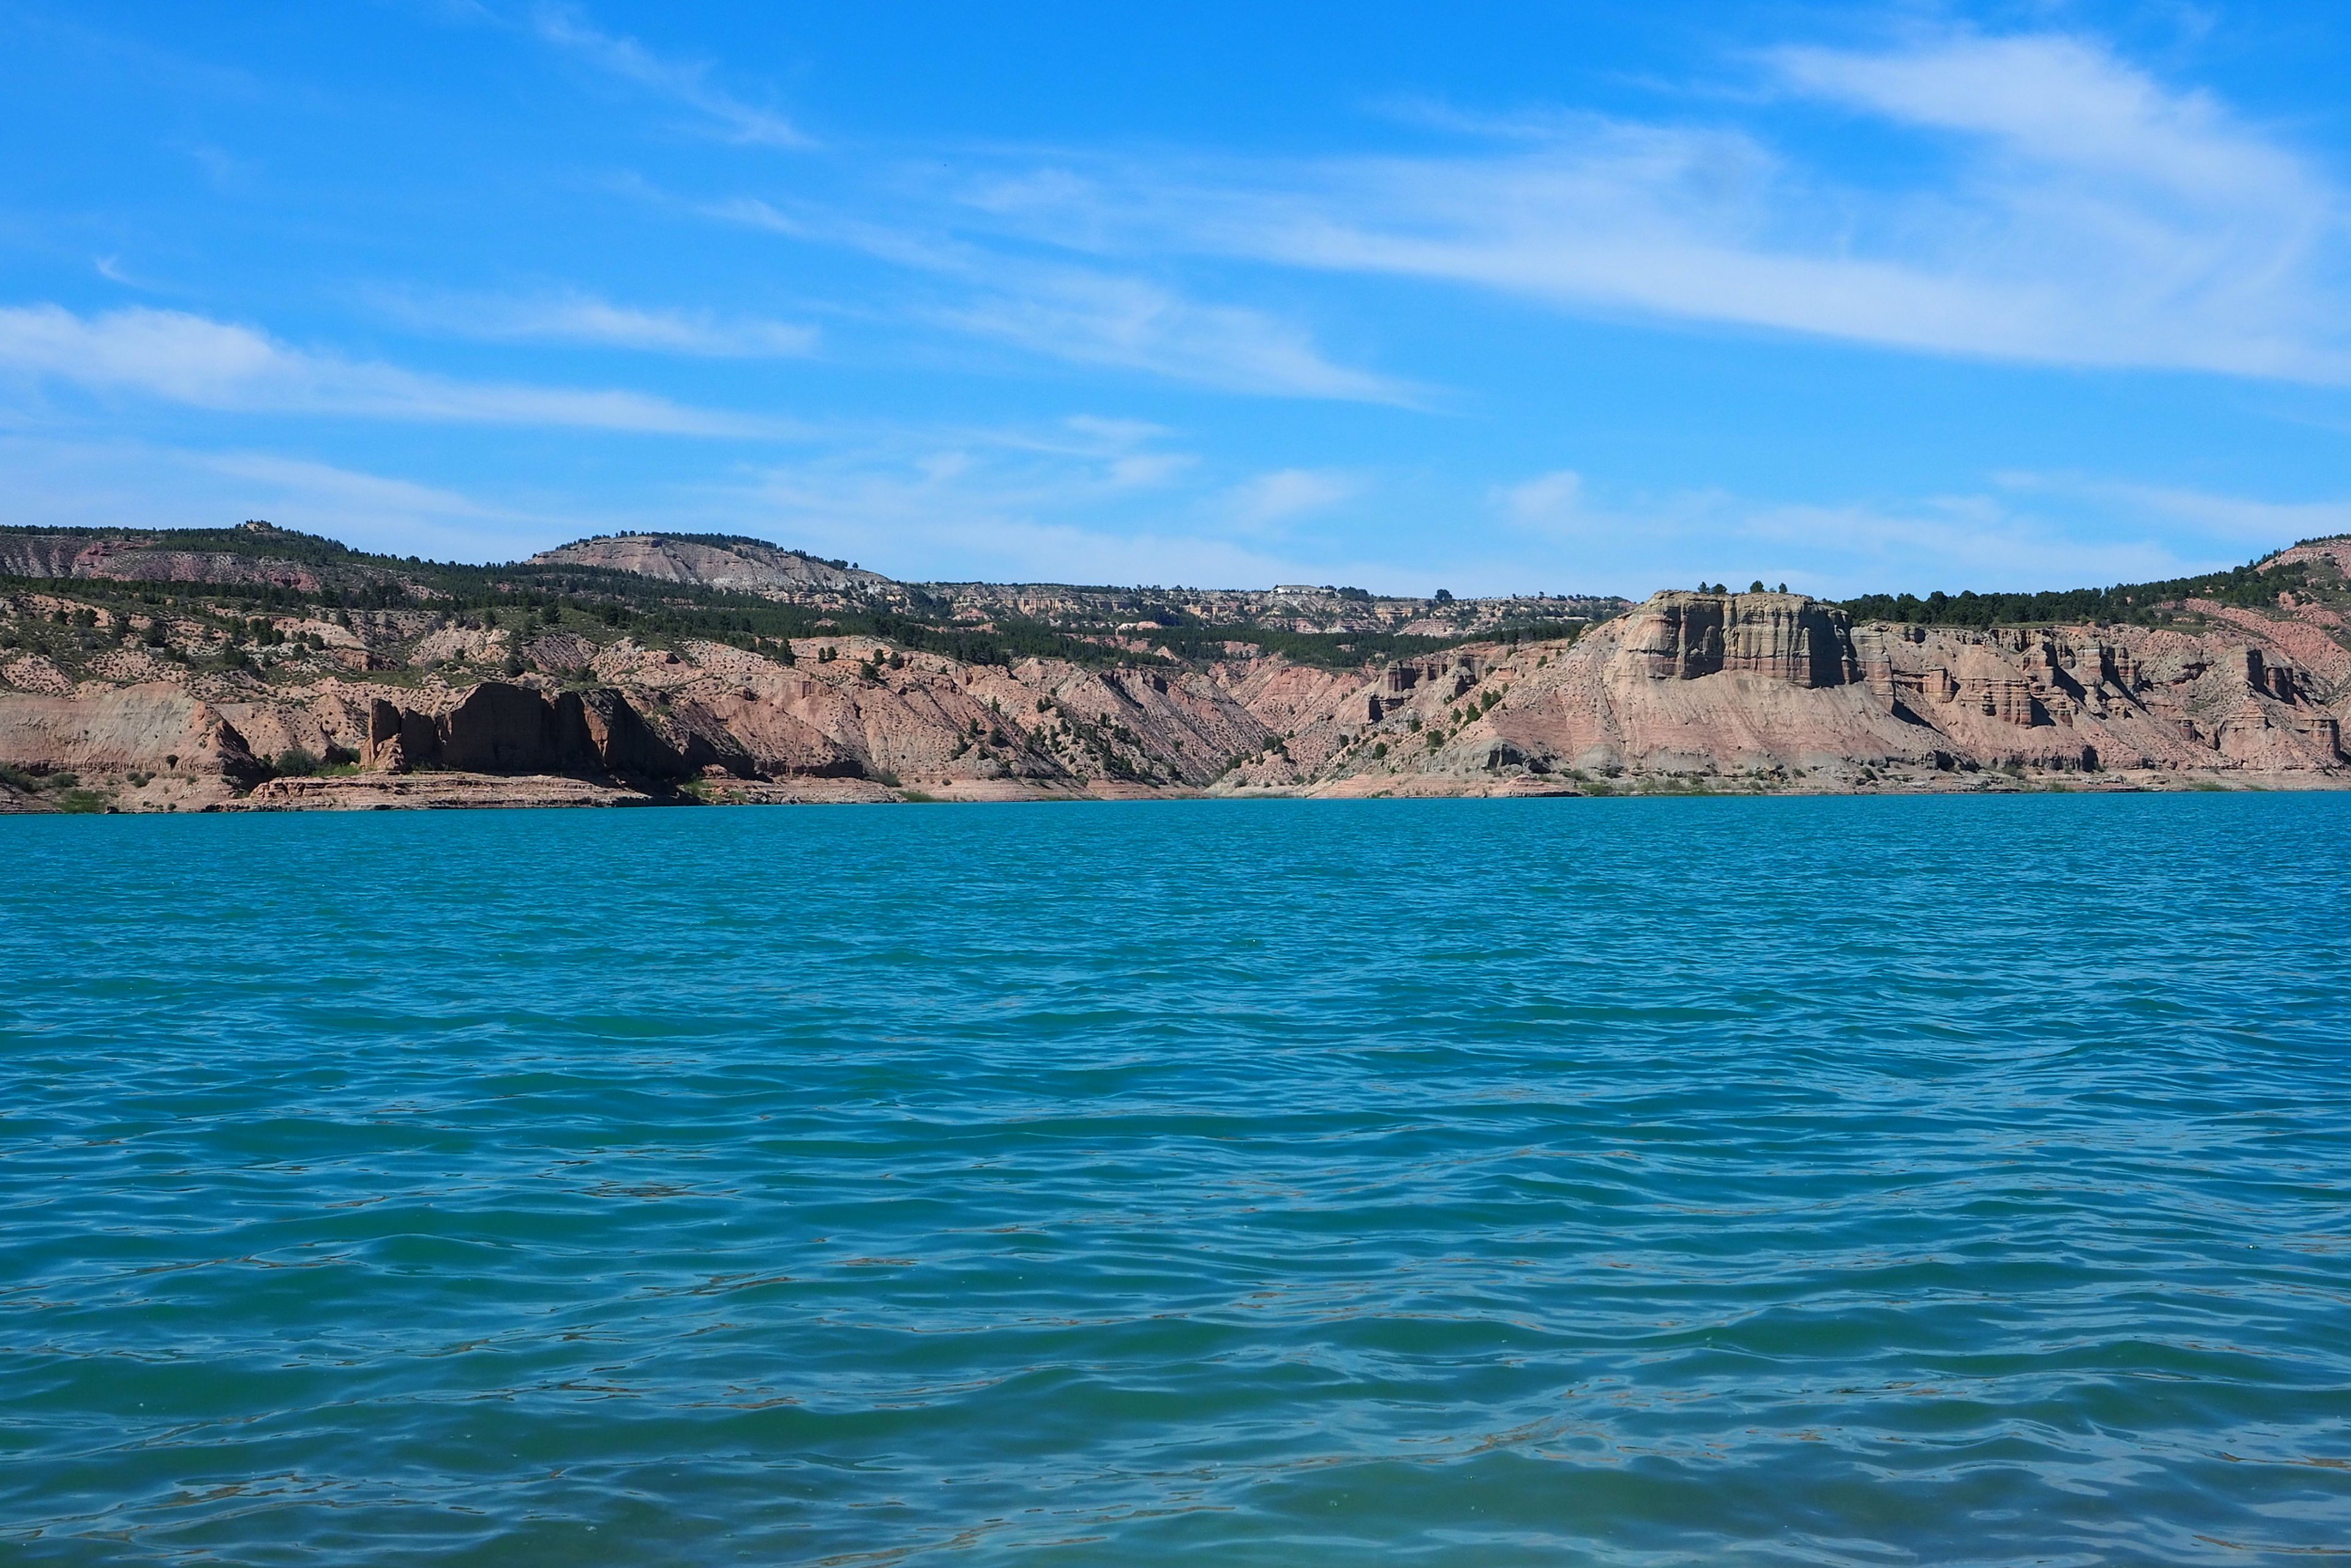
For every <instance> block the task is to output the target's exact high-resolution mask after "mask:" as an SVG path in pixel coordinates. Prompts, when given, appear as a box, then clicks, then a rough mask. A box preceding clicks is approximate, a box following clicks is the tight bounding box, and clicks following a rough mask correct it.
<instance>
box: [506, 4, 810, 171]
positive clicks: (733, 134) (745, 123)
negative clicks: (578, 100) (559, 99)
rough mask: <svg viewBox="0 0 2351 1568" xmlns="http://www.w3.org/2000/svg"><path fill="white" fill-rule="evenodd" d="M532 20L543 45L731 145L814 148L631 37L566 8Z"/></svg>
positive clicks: (694, 66)
mask: <svg viewBox="0 0 2351 1568" xmlns="http://www.w3.org/2000/svg"><path fill="white" fill-rule="evenodd" d="M531 21H532V26H533V27H534V28H535V29H536V31H537V32H538V36H539V37H541V38H542V39H544V40H546V41H547V42H548V43H549V44H552V45H554V46H555V47H558V48H560V49H563V50H566V51H567V52H569V54H571V55H573V56H574V57H577V58H580V59H582V60H585V61H586V62H588V63H589V64H590V65H592V66H594V67H595V68H597V69H599V70H601V71H604V72H606V73H608V74H610V75H611V76H615V77H618V78H621V79H622V80H623V81H628V82H633V83H635V84H636V85H637V86H639V87H642V88H644V89H648V90H650V91H653V92H655V93H658V94H660V95H662V96H663V97H664V98H668V99H673V100H674V101H676V102H678V103H681V104H684V106H685V107H687V108H688V109H691V110H695V112H696V113H698V114H701V115H703V116H705V117H706V118H707V119H709V120H711V121H712V122H714V123H715V124H716V125H717V126H718V127H719V129H720V130H721V131H722V132H723V133H724V134H725V135H726V137H727V139H728V140H730V141H741V142H747V143H752V144H755V145H758V146H763V147H789V148H805V147H812V146H814V145H815V144H816V143H815V141H814V140H813V139H812V138H810V136H809V135H808V134H807V133H806V132H804V131H801V130H800V129H799V127H798V126H797V125H794V124H793V123H792V122H791V121H790V120H788V119H786V118H785V117H784V116H783V115H780V114H778V113H777V112H775V111H774V110H768V109H761V108H759V107H758V106H757V105H755V104H749V103H746V102H744V101H743V100H742V99H738V98H737V97H735V96H734V95H733V94H731V93H728V92H726V90H725V89H721V88H719V87H717V86H716V85H715V84H714V83H713V82H712V81H711V79H710V68H709V67H708V66H706V65H704V64H701V63H699V62H695V61H684V60H666V59H664V58H662V57H660V56H658V55H656V54H654V53H653V51H652V50H650V49H648V48H646V47H644V46H643V44H640V43H638V42H637V41H636V40H635V39H634V38H630V37H619V36H617V35H614V34H611V33H606V32H602V31H601V30H599V29H598V28H597V27H596V26H594V25H593V24H591V23H590V22H589V21H588V19H587V18H586V17H585V16H581V15H580V12H578V11H577V10H575V9H573V8H572V7H570V6H569V5H541V6H539V7H538V10H536V11H535V12H534V13H533V14H532V17H531Z"/></svg>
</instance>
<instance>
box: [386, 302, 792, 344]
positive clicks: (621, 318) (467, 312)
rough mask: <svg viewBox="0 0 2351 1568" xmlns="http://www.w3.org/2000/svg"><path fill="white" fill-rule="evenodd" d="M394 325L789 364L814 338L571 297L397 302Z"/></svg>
mask: <svg viewBox="0 0 2351 1568" xmlns="http://www.w3.org/2000/svg"><path fill="white" fill-rule="evenodd" d="M385 304H386V307H387V308H389V309H390V310H391V312H392V314H393V315H395V316H397V317H398V318H399V319H402V320H405V321H409V322H412V323H413V324H415V325H418V326H423V327H427V328H431V329H436V330H440V331H445V332H452V333H455V334H456V335H458V336H461V337H469V338H484V339H489V340H495V341H507V342H543V343H580V344H590V345H595V346H599V347H603V348H614V349H636V350H643V351H645V352H647V353H659V354H684V355H692V356H695V357H698V358H705V359H768V358H790V357H796V356H799V355H805V354H810V353H813V352H815V350H816V347H817V340H818V333H817V329H815V328H813V327H809V326H803V325H800V324H799V323H797V322H791V321H771V320H764V319H758V318H746V317H727V316H720V315H717V314H716V313H714V312H711V311H707V310H674V309H673V310H664V309H645V308H639V307H634V306H627V305H616V304H613V303H612V302H611V301H610V300H607V299H601V298H597V297H596V296H595V295H592V294H586V293H581V292H579V291H577V290H571V291H565V292H560V293H554V294H545V295H537V296H528V297H521V298H516V297H503V296H493V295H444V296H438V297H419V296H414V295H395V296H391V297H388V298H387V299H386V301H385Z"/></svg>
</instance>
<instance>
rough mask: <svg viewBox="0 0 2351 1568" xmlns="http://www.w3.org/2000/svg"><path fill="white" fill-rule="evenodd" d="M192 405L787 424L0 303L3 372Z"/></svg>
mask: <svg viewBox="0 0 2351 1568" xmlns="http://www.w3.org/2000/svg"><path fill="white" fill-rule="evenodd" d="M9 371H14V372H16V373H18V374H19V375H22V376H26V377H28V378H33V379H37V380H44V381H50V382H67V383H69V384H71V385H75V386H78V387H82V388H84V389H87V390H89V391H92V392H128V393H133V394H138V395H143V396H148V397H154V398H160V399H162V400H164V401H166V402H177V403H184V404H187V405H189V406H191V407H196V408H207V409H220V410H233V411H254V412H263V411H266V412H273V413H317V414H349V415H357V416H361V417H370V418H379V419H400V420H428V421H443V422H450V423H476V424H537V425H554V426H570V427H575V428H584V429H592V430H616V431H633V432H640V433H644V434H666V435H702V436H777V435H785V434H793V432H794V427H791V426H789V425H787V424H785V423H783V422H780V421H775V420H766V419H752V418H747V417H744V416H741V415H737V414H731V413H716V412H711V411H707V410H702V409H694V408H687V407H684V406H681V405H680V404H677V403H674V402H669V401H667V400H666V399H663V398H656V397H649V396H646V395H644V394H643V393H640V392H614V391H573V390H570V389H568V388H559V387H539V386H527V385H514V384H507V383H498V382H464V381H456V380H452V379H449V378H446V377H441V376H432V375H425V374H422V373H419V372H417V371H409V370H404V369H402V368H401V367H399V366H396V365H387V364H381V363H377V362H373V361H355V360H346V359H342V358H340V357H339V356H336V355H332V354H322V353H315V352H312V351H309V350H302V349H297V348H294V347H291V346H289V345H287V344H285V343H281V342H279V341H277V340H276V339H274V338H271V337H269V336H268V335H267V334H266V333H264V332H261V331H258V330H256V329H253V328H251V327H245V326H239V325H236V324H235V323H231V322H224V321H214V320H212V319H207V318H205V317H202V316H194V315H190V314H187V313H185V312H183V311H177V310H152V309H147V308H129V309H123V310H114V311H110V312H107V313H105V314H103V315H98V316H91V317H82V316H78V315H76V314H75V313H74V312H72V311H70V310H67V309H65V308H63V307H61V306H57V305H27V306H8V307H0V374H5V373H6V372H9Z"/></svg>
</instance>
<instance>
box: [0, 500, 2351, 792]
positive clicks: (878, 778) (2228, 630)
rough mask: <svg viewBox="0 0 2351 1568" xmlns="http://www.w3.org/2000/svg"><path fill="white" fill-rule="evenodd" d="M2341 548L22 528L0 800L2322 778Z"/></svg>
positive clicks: (9, 547)
mask: <svg viewBox="0 0 2351 1568" xmlns="http://www.w3.org/2000/svg"><path fill="white" fill-rule="evenodd" d="M2346 566H2351V542H2346V541H2339V540H2337V541H2317V542H2314V543H2312V544H2308V545H2304V546H2300V547H2296V548H2295V549H2293V550H2288V551H2284V552H2281V554H2279V555H2278V556H2275V557H2273V558H2270V559H2268V560H2266V561H2264V562H2262V563H2259V564H2258V566H2257V568H2256V569H2253V570H2251V571H2250V572H2247V571H2241V572H2239V573H2236V574H2233V575H2231V576H2229V577H2227V578H2225V579H2214V580H2212V582H2211V583H2210V584H2208V585H2202V591H2208V592H2210V593H2211V594H2213V595H2216V596H2217V597H2199V585H2197V584H2189V585H2187V586H2186V587H2184V588H2181V589H2179V591H2176V592H2173V593H2172V594H2171V595H2170V597H2168V598H2163V599H2159V600H2156V599H2153V598H2152V597H2151V596H2147V595H2141V596H2139V597H2140V598H2147V599H2150V601H2149V602H2147V603H2144V604H2142V603H2139V602H2138V601H2137V600H2136V599H2131V598H2129V597H2128V596H2125V597H2124V598H2122V599H2118V600H2112V602H2116V603H2127V604H2128V605H2129V607H2130V608H2129V619H2126V620H2125V619H2108V620H2106V621H2105V622H2104V623H2086V622H2085V623H2083V624H2033V625H2023V626H2016V625H1980V626H1966V625H1954V624H1929V623H1920V622H1917V621H1912V622H1902V621H1896V620H1875V621H1865V622H1859V623H1856V622H1855V621H1854V620H1853V619H1852V618H1851V617H1850V616H1849V614H1848V613H1847V612H1846V611H1845V610H1844V609H1842V608H1840V607H1838V606H1835V605H1833V604H1828V603H1824V602H1821V601H1814V600H1812V599H1809V598H1806V597H1804V596H1802V595H1799V594H1788V593H1769V592H1760V591H1759V592H1748V593H1727V592H1719V591H1717V592H1703V591H1702V592H1688V591H1668V592H1661V593H1658V594H1656V595H1654V596H1653V597H1651V598H1650V599H1649V600H1648V601H1646V602H1644V603H1642V604H1639V605H1637V606H1630V607H1627V606H1625V605H1624V604H1623V602H1622V601H1608V600H1604V599H1581V600H1557V599H1533V600H1510V601H1461V602H1454V601H1436V600H1431V601H1413V600H1395V599H1375V598H1374V597H1373V596H1371V595H1368V594H1362V593H1358V592H1356V591H1352V590H1338V589H1313V588H1305V587H1299V588H1291V589H1286V590H1281V591H1264V592H1249V591H1217V592H1211V591H1201V590H1165V591H1161V590H1151V591H1143V590H1116V589H1086V588H1075V587H1066V586H1058V585H1017V586H1009V585H989V584H946V585H941V584H904V583H897V582H893V581H892V580H889V579H886V578H881V577H878V576H876V575H875V574H873V573H870V572H864V571H862V570H857V569H855V568H853V567H852V566H850V565H849V564H848V563H845V562H831V561H822V560H818V559H814V558H810V557H807V556H803V555H800V554H799V553H797V552H792V551H787V550H781V549H777V548H776V547H773V546H768V545H763V544H758V543H757V541H749V540H711V539H692V538H652V537H632V538H623V539H618V540H589V541H582V542H581V543H580V544H579V545H574V546H567V547H565V548H564V549H561V550H557V551H549V552H547V553H546V554H544V555H542V556H540V557H538V558H535V559H533V560H532V561H530V562H525V563H517V564H516V565H514V566H511V567H505V568H453V567H436V566H433V565H431V564H430V563H422V562H413V561H408V562H403V561H400V560H396V559H392V558H387V557H371V556H363V555H360V554H359V553H357V552H352V551H349V550H345V549H343V548H342V547H340V546H338V545H334V544H332V543H331V541H325V540H317V539H311V538H308V537H307V536H302V535H294V534H287V533H285V532H283V531H280V530H273V529H262V530H258V531H237V532H234V533H223V534H204V535H162V534H151V535H89V534H67V533H48V534H40V533H31V532H26V531H21V530H20V531H17V532H16V533H13V534H0V572H5V574H6V579H7V580H5V582H0V810H55V809H61V808H62V809H79V810H222V809H227V810H256V809H278V810H293V809H315V808H334V807H345V808H350V807H403V806H405V807H418V806H462V805H555V804H563V805H602V804H624V803H638V802H651V801H686V800H747V801H779V802H780V801H817V800H899V799H909V798H914V799H919V798H924V797H931V798H937V799H948V800H1023V799H1050V798H1057V797H1058V798H1084V797H1092V798H1102V797H1126V796H1136V795H1147V794H1161V793H1175V792H1203V793H1227V794H1242V793H1254V792H1283V793H1305V794H1319V795H1379V794H1394V795H1405V794H1510V793H1556V792H1562V791H1581V792H1586V793H1616V792H1631V791H1640V790H1652V789H1718V790H1720V789H1738V790H1831V789H1834V790H1852V789H1876V790H1887V789H2015V788H2025V787H2031V786H2032V785H2035V784H2046V783H2051V782H2058V781H2062V782H2064V783H2067V784H2069V785H2073V786H2076V787H2080V786H2105V787H2149V786H2156V787H2162V786H2172V787H2179V786H2185V785H2200V786H2207V787H2209V786H2210V785H2214V784H2218V785H2220V786H2223V787H2230V786H2263V787H2331V786H2336V785H2340V784H2342V783H2344V782H2346V778H2351V774H2346V766H2351V765H2346V758H2345V755H2344V753H2343V751H2342V748H2341V719H2342V717H2343V706H2344V704H2345V702H2346V696H2351V646H2346V626H2345V621H2344V612H2345V611H2346V608H2351V594H2346V590H2345V575H2346ZM2114 593H2119V591H2110V599H2111V595H2112V594H2114ZM2101 602H2102V603H2104V602H2108V601H2101ZM1920 613H1921V614H1922V616H1923V615H1925V614H1927V613H1928V612H1920Z"/></svg>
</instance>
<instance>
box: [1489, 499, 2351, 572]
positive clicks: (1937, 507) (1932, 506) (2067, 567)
mask: <svg viewBox="0 0 2351 1568" xmlns="http://www.w3.org/2000/svg"><path fill="white" fill-rule="evenodd" d="M1488 501H1489V506H1490V507H1491V509H1492V513H1493V515H1494V516H1495V517H1497V519H1498V520H1499V521H1500V523H1501V524H1502V525H1503V526H1504V531H1503V532H1502V533H1501V534H1500V535H1499V536H1497V537H1495V538H1493V541H1492V542H1494V543H1495V544H1496V545H1497V547H1498V550H1497V555H1498V558H1508V559H1516V560H1518V561H1519V562H1520V564H1521V566H1522V567H1531V568H1533V569H1534V570H1538V571H1541V572H1543V573H1544V574H1545V575H1557V574H1559V573H1560V572H1562V570H1564V571H1565V572H1567V573H1568V574H1569V575H1572V576H1573V579H1574V580H1577V581H1579V582H1583V583H1587V584H1595V585H1597V584H1605V585H1606V586H1608V587H1609V588H1611V589H1613V590H1614V591H1618V592H1624V593H1628V594H1632V595H1634V596H1635V597H1638V596H1639V595H1641V594H1645V593H1646V592H1648V591H1651V590H1653V589H1656V588H1658V587H1670V586H1687V585H1690V584H1693V583H1696V582H1699V581H1726V582H1740V583H1744V582H1746V581H1749V580H1752V579H1755V578H1761V579H1762V580H1765V581H1767V582H1774V583H1776V582H1781V581H1787V582H1789V583H1791V584H1792V585H1793V586H1795V587H1796V588H1799V589H1802V590H1804V591H1811V592H1815V593H1825V594H1829V595H1833V596H1836V597H1846V596H1850V595H1852V594H1855V593H1864V592H1871V591H1902V590H1906V589H1907V590H1909V591H1916V592H1921V593H1923V592H1927V591H1930V590H1933V589H1937V588H1941V589H1947V590H1951V591H1957V590H1959V589H1966V588H1972V589H1978V590H1987V591H2029V590H2037V589H2043V588H2072V587H2083V586H2089V585H2096V584H2104V583H2111V582H2124V581H2146V580H2153V579H2161V578H2167V577H2176V576H2182V575H2186V574H2188V573H2191V572H2196V571H2204V570H2211V569H2213V568H2215V567H2220V566H2227V565H2233V564H2235V563H2236V562H2238V561H2240V560H2242V559H2246V558H2247V557H2248V556H2249V555H2251V554H2253V553H2255V552H2256V550H2257V549H2260V548H2262V547H2268V546H2277V545H2283V544H2286V543H2288V542H2291V540H2293V539H2294V538H2298V537H2304V535H2307V534H2311V533H2317V532H2325V531H2339V530H2340V529H2342V528H2346V527H2351V505H2345V504H2341V503H2320V504H2314V505H2284V506H2281V505H2274V504H2268V503H2262V502H2253V501H2246V500H2241V499H2238V498H2234V497H2220V496H2210V495H2202V494H2199V493H2195V492H2187V491H2179V490H2166V489H2162V488H2159V487H2155V486H2138V485H2131V484H2126V483H2120V482H2112V481H2094V480H2086V479H2078V478H2067V479H2062V480H2060V479H2051V478H2048V477H2045V476H2031V475H2001V476H1994V478H1993V481H1992V484H1991V487H1990V488H1988V489H1987V490H1985V491H1982V492H1976V493H1955V494H1947V495H1938V496H1925V497H1894V498H1878V499H1861V500H1837V501H1825V502H1823V501H1800V500H1784V499H1771V498H1768V497H1746V496H1740V495H1736V494H1733V493H1730V492H1728V491H1724V490H1720V489H1690V490H1682V491H1676V492H1671V493H1667V494H1665V495H1661V496H1627V497H1600V496H1595V495H1594V494H1593V487H1592V486H1591V485H1590V484H1588V483H1587V482H1586V481H1585V479H1584V478H1583V476H1580V475H1579V474H1577V473H1576V472H1574V471H1573V470H1570V469H1558V470H1554V471H1552V472H1550V473H1547V474H1541V475H1537V476H1533V477H1532V478H1530V479H1527V480H1524V481H1522V482H1520V483H1517V484H1511V485H1502V486H1495V487H1494V488H1493V489H1492V490H1490V491H1489V494H1488ZM1463 575H1465V576H1468V575H1473V574H1472V573H1468V572H1465V573H1463Z"/></svg>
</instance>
